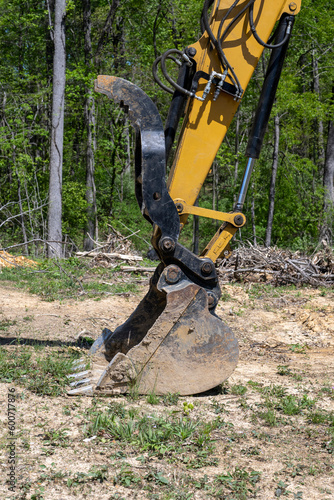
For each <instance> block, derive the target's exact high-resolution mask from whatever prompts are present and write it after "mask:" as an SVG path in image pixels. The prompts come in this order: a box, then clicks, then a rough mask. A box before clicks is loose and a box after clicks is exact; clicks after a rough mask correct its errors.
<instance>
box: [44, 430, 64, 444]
mask: <svg viewBox="0 0 334 500" xmlns="http://www.w3.org/2000/svg"><path fill="white" fill-rule="evenodd" d="M43 441H44V444H45V445H46V446H60V447H61V448H67V447H68V446H69V444H70V443H69V439H68V436H67V433H66V429H49V430H48V431H47V432H46V433H45V434H44V436H43Z"/></svg>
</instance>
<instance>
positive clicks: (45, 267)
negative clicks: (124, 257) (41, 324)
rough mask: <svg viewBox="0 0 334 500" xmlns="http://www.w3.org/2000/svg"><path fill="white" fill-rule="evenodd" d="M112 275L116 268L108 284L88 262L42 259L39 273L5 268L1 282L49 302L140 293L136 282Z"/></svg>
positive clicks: (30, 270)
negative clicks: (27, 291)
mask: <svg viewBox="0 0 334 500" xmlns="http://www.w3.org/2000/svg"><path fill="white" fill-rule="evenodd" d="M113 273H114V270H113V269H108V270H107V271H106V272H105V275H106V278H107V280H108V282H111V283H109V284H106V283H101V280H100V277H99V276H98V275H96V274H95V273H94V269H91V267H90V265H89V263H87V262H84V261H83V260H80V259H78V258H76V257H71V258H69V259H64V260H61V261H56V260H54V261H51V260H42V261H40V262H39V264H38V270H36V269H35V270H32V269H31V268H25V267H14V268H4V269H3V271H2V272H1V274H0V281H1V280H2V281H10V282H12V283H14V284H15V286H17V287H19V288H24V289H26V290H29V292H31V293H34V294H37V295H39V296H40V297H41V298H42V299H43V300H46V301H53V300H63V299H64V298H69V297H73V296H76V297H82V296H87V297H96V296H99V295H103V294H106V293H107V294H111V295H113V294H119V293H128V292H133V293H135V292H136V291H137V285H136V284H135V283H131V282H129V283H124V282H123V280H120V279H115V278H114V277H113ZM7 326H8V325H7ZM0 327H1V325H0Z"/></svg>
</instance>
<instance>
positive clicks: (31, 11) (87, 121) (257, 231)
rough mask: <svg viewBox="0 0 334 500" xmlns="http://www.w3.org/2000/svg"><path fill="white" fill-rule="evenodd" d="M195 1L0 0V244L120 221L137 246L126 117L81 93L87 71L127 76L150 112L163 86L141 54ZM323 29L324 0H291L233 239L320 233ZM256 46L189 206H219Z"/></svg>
mask: <svg viewBox="0 0 334 500" xmlns="http://www.w3.org/2000/svg"><path fill="white" fill-rule="evenodd" d="M202 7H203V0H192V1H191V2H190V1H186V0H147V1H146V2H142V1H140V0H110V1H107V0H68V1H67V2H66V1H65V0H45V1H44V0H25V1H24V0H6V1H4V0H0V54H1V58H0V172H1V173H0V178H1V182H0V207H1V208H0V228H1V246H2V247H3V248H5V247H12V246H13V245H16V244H23V248H22V247H19V250H20V251H24V252H25V253H27V254H28V253H30V254H33V255H41V254H43V255H44V254H45V252H46V248H47V247H46V246H45V243H44V242H45V241H47V240H48V239H49V240H54V241H55V242H57V241H59V242H62V243H59V246H58V249H57V248H56V253H57V254H58V255H68V253H69V252H72V251H74V250H78V249H82V248H84V249H85V250H91V249H92V248H93V246H94V241H97V240H103V239H104V238H105V235H106V234H108V233H109V232H110V231H111V227H110V226H112V227H113V228H115V229H116V230H118V231H120V232H122V233H123V234H125V235H129V234H131V233H136V235H135V236H134V237H133V241H134V243H135V244H136V245H137V247H138V249H140V250H147V249H148V246H149V240H150V232H151V227H150V225H149V224H148V223H147V222H146V221H145V220H144V219H143V218H142V215H141V213H140V210H139V208H138V205H137V202H136V199H135V194H134V180H133V177H134V173H133V163H134V162H133V143H134V135H133V131H132V129H131V127H130V126H129V122H128V119H127V117H126V115H125V114H124V113H123V112H122V111H121V110H120V109H119V107H118V106H117V105H114V104H113V103H112V102H111V101H109V100H108V99H107V98H106V97H105V96H101V95H99V94H96V93H94V91H93V81H94V79H95V78H96V76H97V75H98V74H107V75H115V76H120V77H122V78H125V79H127V80H130V81H131V82H132V83H135V84H136V85H138V86H140V87H141V88H142V89H143V90H144V91H145V92H146V93H147V94H148V95H149V96H150V97H151V98H152V99H153V101H154V102H155V104H156V105H157V107H158V109H159V111H160V113H161V115H162V118H163V120H164V119H165V118H166V115H167V111H168V105H169V101H170V95H169V94H167V93H165V92H164V91H163V90H161V89H160V87H159V86H158V85H156V84H155V83H154V80H153V77H152V72H151V67H152V63H153V61H154V60H155V58H156V57H157V56H159V55H161V54H162V53H163V52H164V51H165V50H167V49H169V48H172V47H176V48H178V49H183V48H184V47H186V46H187V45H189V44H192V43H194V42H195V41H196V40H197V39H198V38H199V37H200V35H201V31H200V17H201V10H202ZM57 16H58V17H57ZM57 19H58V21H57ZM57 22H58V24H57ZM57 30H58V31H57ZM333 40H334V4H333V3H332V2H330V1H329V0H326V1H325V0H318V1H317V2H315V1H314V0H303V3H302V10H301V12H300V14H299V15H298V16H297V19H296V22H295V26H294V31H293V37H292V40H291V42H290V46H289V51H288V56H287V60H286V62H285V66H284V69H283V73H282V77H281V82H280V85H279V88H278V92H277V98H276V102H275V105H274V108H273V111H272V114H271V119H270V123H269V127H268V131H267V134H266V139H265V141H264V146H263V149H262V153H261V157H260V159H259V160H258V162H257V163H256V168H255V172H254V174H253V178H252V181H251V185H250V189H249V193H248V196H247V200H246V205H245V209H244V211H245V215H246V217H247V219H248V224H247V225H246V227H245V228H243V230H242V233H240V234H239V235H238V238H239V240H240V239H242V241H244V242H245V241H250V242H251V243H253V244H265V245H266V246H269V245H272V244H275V245H278V246H280V247H289V248H291V249H292V250H302V251H305V252H309V251H312V250H313V249H314V248H315V247H316V246H317V245H318V244H319V242H323V241H326V242H327V244H330V245H332V244H333V221H334V215H333V214H334V188H333V180H334V122H333V110H334V104H333V91H334V63H333ZM57 43H58V47H57ZM59 44H60V45H59ZM57 50H58V52H57ZM57 54H58V55H57ZM269 55H270V54H269V51H267V50H266V51H265V53H264V55H263V56H262V58H261V60H260V62H259V64H258V67H257V69H256V71H255V73H254V76H253V79H252V81H251V83H250V85H249V87H248V89H247V91H246V94H245V96H244V99H243V101H242V104H241V106H240V108H239V110H238V112H237V114H236V117H235V119H234V121H233V123H232V126H231V127H230V130H229V132H228V136H227V138H226V139H225V141H224V143H223V144H222V146H221V148H220V150H219V152H218V154H217V157H216V159H215V161H214V164H213V166H212V169H211V171H210V174H209V176H208V178H207V180H206V183H205V185H204V187H203V189H202V192H201V195H200V198H199V205H200V206H203V207H206V208H213V209H215V210H221V211H230V210H231V209H232V207H233V201H234V200H235V196H236V194H237V191H238V187H239V186H240V182H241V179H242V174H243V170H244V167H245V164H246V157H245V155H244V151H245V148H246V144H247V137H248V134H249V131H250V128H251V124H252V118H253V116H254V112H255V109H256V105H257V101H258V98H259V95H260V89H261V85H262V82H263V78H264V74H265V68H266V63H267V61H268V59H269ZM61 57H63V60H62V59H61ZM57 65H58V66H57ZM57 68H60V69H59V71H60V73H59V74H58V75H57V71H58V70H57ZM65 68H66V73H65ZM55 70H56V71H55ZM61 71H64V78H63V79H62V78H61ZM62 85H64V90H63V93H61V92H62V91H61V88H62ZM53 88H55V89H58V90H59V89H60V96H59V99H60V102H62V103H64V104H63V105H62V107H63V109H64V140H63V151H62V152H61V154H60V152H59V149H57V144H56V141H57V137H56V135H54V134H55V127H57V124H56V125H55V124H54V122H53V113H52V109H53ZM53 148H54V149H53ZM52 151H53V152H52ZM55 151H56V156H57V155H58V156H59V158H58V160H59V159H60V160H62V161H61V163H62V172H61V175H59V171H57V168H58V167H59V164H58V167H57V165H56V166H55V163H54V154H55V153H54V152H55ZM56 163H57V161H56ZM58 163H59V162H58ZM52 168H56V170H55V172H56V173H57V172H58V174H57V175H58V183H59V185H58V188H56V190H54V189H50V183H52V182H55V179H53V180H52V176H50V169H52ZM57 175H56V177H57ZM56 180H57V179H56ZM51 187H52V186H51ZM57 189H59V193H60V194H61V199H60V210H61V219H60V220H61V227H60V228H58V230H56V231H55V232H53V233H52V232H51V233H50V225H52V220H51V219H50V212H49V192H50V193H52V192H56V191H57ZM271 214H273V217H271ZM215 226H216V222H215V221H200V231H199V233H198V232H197V234H199V235H200V243H202V244H203V243H206V242H207V241H208V240H209V239H210V237H211V235H212V234H213V233H214V231H215ZM138 230H139V232H138ZM57 231H58V232H57ZM192 233H193V224H192V223H190V224H188V226H187V227H186V228H185V231H184V236H183V242H184V243H185V244H186V245H188V246H189V247H191V246H192V245H194V243H195V245H196V242H194V241H193V238H192Z"/></svg>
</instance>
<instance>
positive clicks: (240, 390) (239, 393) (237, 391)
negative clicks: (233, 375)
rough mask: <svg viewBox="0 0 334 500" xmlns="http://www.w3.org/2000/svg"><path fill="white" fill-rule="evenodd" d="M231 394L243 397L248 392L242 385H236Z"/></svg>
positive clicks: (233, 386)
mask: <svg viewBox="0 0 334 500" xmlns="http://www.w3.org/2000/svg"><path fill="white" fill-rule="evenodd" d="M230 390H231V393H232V394H234V395H236V396H243V395H244V394H246V392H247V387H245V386H244V385H242V384H235V385H232V386H231V389H230Z"/></svg>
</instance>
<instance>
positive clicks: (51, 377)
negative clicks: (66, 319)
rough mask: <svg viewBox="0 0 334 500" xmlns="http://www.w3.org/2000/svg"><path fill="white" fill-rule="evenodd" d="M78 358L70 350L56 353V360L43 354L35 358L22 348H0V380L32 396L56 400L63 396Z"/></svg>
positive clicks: (30, 351)
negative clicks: (13, 384)
mask: <svg viewBox="0 0 334 500" xmlns="http://www.w3.org/2000/svg"><path fill="white" fill-rule="evenodd" d="M77 356H78V354H77V352H76V351H73V350H70V349H59V353H58V356H55V355H54V354H46V353H45V352H43V353H42V354H41V355H39V356H36V355H34V352H33V351H32V350H31V349H29V348H27V347H24V346H20V345H19V346H17V347H15V348H14V349H13V348H10V349H6V348H4V347H0V380H1V381H2V382H5V383H10V382H15V383H17V384H19V385H22V386H23V387H26V388H27V389H28V390H30V391H31V392H34V393H35V394H39V395H46V396H59V395H61V394H64V392H65V388H66V387H67V385H68V378H67V375H68V374H69V373H71V371H72V364H73V361H74V359H77Z"/></svg>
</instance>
